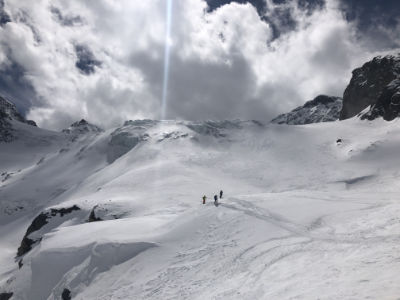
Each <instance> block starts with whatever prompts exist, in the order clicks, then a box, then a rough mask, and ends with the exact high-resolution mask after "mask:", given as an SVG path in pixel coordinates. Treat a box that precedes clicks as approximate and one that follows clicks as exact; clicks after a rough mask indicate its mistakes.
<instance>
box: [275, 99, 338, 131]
mask: <svg viewBox="0 0 400 300" xmlns="http://www.w3.org/2000/svg"><path fill="white" fill-rule="evenodd" d="M341 108H342V99H341V98H339V97H333V96H326V95H319V96H318V97H316V98H315V99H313V100H311V101H308V102H306V103H305V104H304V105H303V106H300V107H297V108H296V109H294V110H292V111H291V112H289V113H287V114H282V115H279V116H278V117H276V118H275V119H273V120H272V121H271V123H275V124H288V125H304V124H311V123H320V122H332V121H336V120H338V119H339V114H340V110H341Z"/></svg>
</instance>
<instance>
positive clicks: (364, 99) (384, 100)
mask: <svg viewBox="0 0 400 300" xmlns="http://www.w3.org/2000/svg"><path fill="white" fill-rule="evenodd" d="M399 105H400V54H399V55H397V56H392V55H390V56H385V57H375V58H374V59H373V60H371V61H369V62H367V63H366V64H364V65H363V66H362V67H361V68H358V69H355V70H354V71H353V77H352V78H351V81H350V84H349V85H348V87H347V88H346V90H345V92H344V95H343V108H342V111H341V112H340V119H341V120H344V119H348V118H351V117H353V116H355V115H357V114H359V113H360V112H361V111H363V110H364V109H365V108H367V107H368V106H371V109H370V111H369V112H368V113H367V114H365V115H363V116H362V117H361V118H362V119H365V118H367V119H375V118H377V117H384V118H385V119H386V120H391V119H393V118H395V117H396V116H398V112H399V109H398V107H399Z"/></svg>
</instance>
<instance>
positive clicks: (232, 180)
mask: <svg viewBox="0 0 400 300" xmlns="http://www.w3.org/2000/svg"><path fill="white" fill-rule="evenodd" d="M79 123H82V124H79ZM86 123H87V122H78V123H77V125H76V126H72V127H73V128H76V127H80V126H82V127H83V128H86V127H87V126H88V125H90V124H86ZM89 127H90V128H92V127H91V126H89ZM13 130H14V133H15V134H16V135H17V136H18V138H17V139H15V140H13V141H11V142H8V143H2V144H1V145H0V171H1V174H2V175H1V178H0V179H1V180H0V181H1V182H0V199H1V201H0V224H1V227H0V247H1V249H2V251H1V254H0V294H1V293H4V294H3V295H6V293H8V295H11V293H12V298H11V299H33V300H36V299H60V298H62V299H69V298H71V299H292V298H297V299H318V298H322V299H349V298H356V299H360V298H366V297H370V298H375V299H391V298H394V297H397V295H398V294H399V292H400V290H399V287H398V285H397V283H396V281H395V280H394V278H396V275H397V274H398V271H399V270H400V264H399V257H398V253H400V251H399V250H400V246H399V245H400V244H399V238H398V236H399V234H400V222H399V221H400V219H399V217H398V216H399V215H400V214H399V213H400V203H399V201H398V197H397V195H398V193H399V189H400V186H399V185H398V179H399V171H398V168H397V165H398V163H399V162H400V161H399V158H398V155H397V149H398V147H399V146H400V127H399V124H398V122H397V120H395V121H392V122H384V121H383V120H375V121H374V122H365V121H361V120H358V119H350V120H346V121H342V122H330V123H319V124H309V125H304V126H286V125H274V124H269V125H263V124H260V123H259V122H255V121H239V120H236V121H206V122H186V121H152V120H136V121H127V122H125V123H124V124H123V125H122V126H120V127H118V128H112V129H109V130H105V131H102V130H80V129H79V130H77V131H76V133H75V134H72V135H71V132H52V131H47V130H43V129H40V128H37V127H33V126H29V125H27V124H25V123H22V122H18V121H15V122H13ZM72 137H73V138H72ZM221 189H222V190H224V197H223V198H222V199H221V200H220V205H219V206H218V207H216V206H214V204H213V203H212V200H211V198H212V197H213V195H214V194H217V193H218V192H219V190H221ZM203 195H206V196H207V198H208V199H207V203H206V205H203V204H201V201H202V200H201V197H202V196H203ZM19 248H20V250H18V249H19ZM4 297H5V296H4Z"/></svg>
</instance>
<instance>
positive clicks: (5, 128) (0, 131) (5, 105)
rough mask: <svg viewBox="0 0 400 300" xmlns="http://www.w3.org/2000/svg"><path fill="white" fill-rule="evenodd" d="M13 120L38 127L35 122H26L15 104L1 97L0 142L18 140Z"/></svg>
mask: <svg viewBox="0 0 400 300" xmlns="http://www.w3.org/2000/svg"><path fill="white" fill-rule="evenodd" d="M13 120H15V121H18V122H22V123H25V124H28V125H32V126H36V123H35V122H34V121H31V120H26V119H25V118H24V117H23V116H22V115H21V114H20V113H19V112H18V110H17V108H16V107H15V105H14V104H13V103H11V102H10V101H8V100H7V99H5V98H3V97H1V96H0V142H12V141H13V140H14V139H15V138H16V137H15V135H14V129H13V127H12V124H11V121H13Z"/></svg>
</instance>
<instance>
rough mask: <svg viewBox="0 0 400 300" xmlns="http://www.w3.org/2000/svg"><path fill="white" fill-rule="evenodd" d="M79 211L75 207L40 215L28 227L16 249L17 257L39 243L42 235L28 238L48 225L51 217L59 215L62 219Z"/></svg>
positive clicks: (53, 210)
mask: <svg viewBox="0 0 400 300" xmlns="http://www.w3.org/2000/svg"><path fill="white" fill-rule="evenodd" d="M76 210H80V208H79V207H78V206H76V205H74V206H71V207H68V208H60V209H57V208H52V209H50V211H47V212H42V213H40V214H39V215H38V216H37V217H36V218H35V219H34V220H33V221H32V223H31V225H30V226H29V227H28V229H27V231H26V233H25V235H24V238H23V239H22V241H21V246H20V247H19V248H18V252H17V256H22V255H24V254H26V253H27V252H29V251H30V250H31V249H32V246H33V245H34V244H35V243H37V242H40V240H41V238H42V235H39V236H38V237H35V238H29V236H30V235H31V234H32V233H33V232H36V231H39V230H41V229H42V228H43V226H45V225H46V224H48V223H49V219H51V218H52V217H55V216H57V215H59V216H60V217H63V216H64V215H66V214H69V213H71V212H73V211H76Z"/></svg>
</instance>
